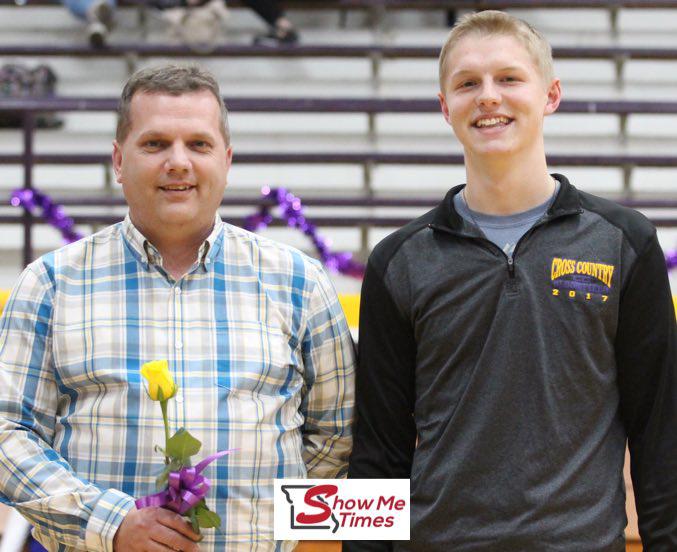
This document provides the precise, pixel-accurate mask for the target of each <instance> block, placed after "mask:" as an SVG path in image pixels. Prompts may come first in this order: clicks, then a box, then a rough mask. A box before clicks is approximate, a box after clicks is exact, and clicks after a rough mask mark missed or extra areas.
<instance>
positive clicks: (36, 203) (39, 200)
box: [9, 188, 82, 243]
mask: <svg viewBox="0 0 677 552" xmlns="http://www.w3.org/2000/svg"><path fill="white" fill-rule="evenodd" d="M9 202H10V204H12V205H13V206H14V207H23V208H24V209H26V210H27V211H29V212H31V213H33V214H35V210H36V209H41V210H42V218H43V219H44V220H45V221H47V222H48V223H49V224H51V225H52V226H53V227H54V228H56V229H57V230H58V231H59V232H61V235H62V236H63V239H64V241H65V242H66V243H72V242H74V241H78V240H79V239H80V238H82V235H81V234H79V233H78V232H76V231H75V229H74V227H75V222H74V221H73V219H72V218H70V217H69V216H67V215H66V212H65V211H64V209H63V206H61V205H59V204H58V203H54V202H53V201H52V198H51V197H49V196H48V195H47V194H43V193H42V192H39V191H38V190H33V189H29V188H19V189H18V190H14V191H13V192H12V197H11V199H10V200H9Z"/></svg>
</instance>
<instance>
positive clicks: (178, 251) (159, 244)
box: [132, 220, 213, 281]
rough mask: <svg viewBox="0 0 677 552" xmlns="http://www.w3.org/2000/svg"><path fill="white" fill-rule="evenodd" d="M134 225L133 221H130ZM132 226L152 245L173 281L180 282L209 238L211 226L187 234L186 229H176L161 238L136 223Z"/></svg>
mask: <svg viewBox="0 0 677 552" xmlns="http://www.w3.org/2000/svg"><path fill="white" fill-rule="evenodd" d="M132 222H133V223H134V221H133V220H132ZM134 225H135V226H136V227H137V229H138V230H139V231H140V232H141V233H142V234H143V235H144V237H145V238H146V239H147V240H148V241H149V242H150V243H152V244H153V246H154V247H155V248H156V249H157V250H158V252H159V253H160V255H161V257H162V268H164V269H165V270H166V271H167V272H168V273H169V274H170V275H171V276H172V278H173V279H174V280H177V281H178V280H180V279H181V278H183V276H184V275H185V274H186V273H187V272H188V270H189V269H190V267H192V266H193V264H195V261H196V260H197V256H198V253H199V251H200V247H201V246H202V244H203V243H204V241H205V240H206V239H207V238H208V237H209V234H211V231H212V229H213V225H212V226H211V227H209V228H203V229H202V230H200V231H195V230H193V231H191V232H189V231H188V230H187V229H186V228H178V227H177V228H176V229H175V231H173V232H171V233H165V234H164V235H163V236H159V235H154V234H153V233H152V232H149V231H148V230H146V229H144V228H143V226H139V225H137V224H136V223H134Z"/></svg>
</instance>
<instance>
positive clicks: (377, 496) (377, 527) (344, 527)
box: [274, 479, 410, 540]
mask: <svg viewBox="0 0 677 552" xmlns="http://www.w3.org/2000/svg"><path fill="white" fill-rule="evenodd" d="M409 502H410V499H409V480H408V479H276V480H275V490H274V504H275V539H276V540H409Z"/></svg>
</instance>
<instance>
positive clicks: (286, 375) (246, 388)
mask: <svg viewBox="0 0 677 552" xmlns="http://www.w3.org/2000/svg"><path fill="white" fill-rule="evenodd" d="M215 359H216V360H215V362H216V370H215V383H216V385H217V386H218V387H220V388H222V389H225V390H227V391H228V393H229V394H230V393H233V394H237V395H241V396H247V395H267V396H280V395H283V396H284V395H287V396H291V395H292V394H293V393H294V392H295V391H296V390H298V388H300V386H301V385H302V383H303V378H302V374H301V369H300V362H299V359H298V351H297V348H296V343H295V340H294V339H293V338H292V336H290V335H288V334H287V333H285V332H284V331H283V330H282V329H280V328H277V327H273V326H270V325H267V324H264V323H261V322H259V321H248V320H233V321H228V322H219V323H217V325H216V355H215Z"/></svg>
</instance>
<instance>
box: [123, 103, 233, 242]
mask: <svg viewBox="0 0 677 552" xmlns="http://www.w3.org/2000/svg"><path fill="white" fill-rule="evenodd" d="M130 116H131V118H130V120H131V128H130V130H129V133H128V134H127V137H126V138H125V139H124V141H123V142H122V143H121V144H119V143H117V141H116V142H114V143H113V166H114V169H115V175H116V176H117V179H118V182H120V183H121V184H122V190H123V192H124V194H125V198H126V199H127V203H128V204H129V210H130V215H131V218H132V221H133V222H134V224H135V226H136V227H137V228H138V229H139V230H140V231H141V232H142V233H143V234H144V235H145V236H146V237H147V238H149V239H151V241H152V240H153V239H158V240H165V239H175V238H177V237H179V235H177V232H183V233H184V235H185V236H187V235H190V236H191V237H192V236H194V235H195V234H196V233H201V234H204V233H205V232H206V233H208V232H209V230H210V229H211V228H212V226H213V222H214V216H215V214H216V210H217V209H218V207H219V205H220V203H221V199H222V197H223V191H224V189H225V187H226V177H227V175H228V170H229V169H230V164H231V159H232V150H231V148H230V147H227V146H226V144H225V141H224V138H223V135H222V134H221V130H220V121H221V111H220V109H219V104H218V102H217V101H216V98H214V96H213V95H212V94H211V92H209V91H207V90H202V91H199V92H191V93H188V94H182V95H180V96H172V95H169V94H148V93H142V92H141V93H137V94H135V95H134V96H133V97H132V101H131V104H130Z"/></svg>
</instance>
